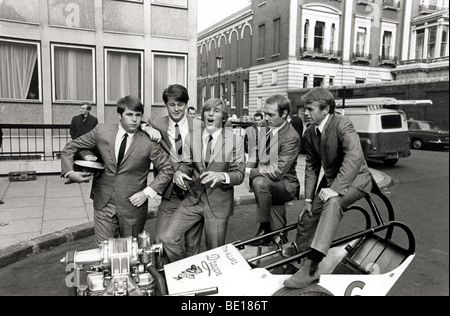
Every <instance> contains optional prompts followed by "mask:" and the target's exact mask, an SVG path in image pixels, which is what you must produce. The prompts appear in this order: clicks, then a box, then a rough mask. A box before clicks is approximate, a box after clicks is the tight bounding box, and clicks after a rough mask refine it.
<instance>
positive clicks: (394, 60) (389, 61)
mask: <svg viewBox="0 0 450 316" xmlns="http://www.w3.org/2000/svg"><path fill="white" fill-rule="evenodd" d="M397 64H398V57H397V56H380V57H379V63H378V65H380V66H391V67H397Z"/></svg>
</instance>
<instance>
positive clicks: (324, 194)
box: [319, 188, 339, 203]
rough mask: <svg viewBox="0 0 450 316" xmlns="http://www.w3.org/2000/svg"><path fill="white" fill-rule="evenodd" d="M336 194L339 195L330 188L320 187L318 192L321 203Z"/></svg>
mask: <svg viewBox="0 0 450 316" xmlns="http://www.w3.org/2000/svg"><path fill="white" fill-rule="evenodd" d="M337 196H339V193H337V192H335V191H333V190H332V189H330V188H326V189H322V190H320V192H319V198H320V199H321V200H322V201H323V203H326V202H328V200H329V199H331V198H334V197H337Z"/></svg>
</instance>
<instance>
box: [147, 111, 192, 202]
mask: <svg viewBox="0 0 450 316" xmlns="http://www.w3.org/2000/svg"><path fill="white" fill-rule="evenodd" d="M187 120H188V124H189V131H192V129H193V120H192V118H190V117H188V118H187ZM198 122H200V121H198ZM148 123H149V124H150V125H151V126H152V127H153V128H154V129H156V130H157V131H159V132H160V133H161V136H162V139H161V142H160V144H161V147H162V148H163V149H164V151H165V152H166V153H167V154H168V155H170V153H171V149H172V142H171V141H170V137H169V134H168V129H169V116H164V117H151V118H150V120H149V121H148ZM171 161H172V165H173V168H174V169H175V170H177V169H178V166H179V164H180V161H177V159H175V157H171ZM156 174H157V170H155V175H156ZM174 187H175V184H174V182H173V181H171V182H170V183H169V185H168V186H167V188H166V190H165V191H164V193H163V198H165V199H166V200H170V198H171V197H172V194H173V190H174ZM180 190H181V189H180Z"/></svg>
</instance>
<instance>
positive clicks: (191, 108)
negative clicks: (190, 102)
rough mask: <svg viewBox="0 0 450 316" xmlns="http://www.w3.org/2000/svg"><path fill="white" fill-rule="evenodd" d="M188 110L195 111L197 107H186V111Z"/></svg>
mask: <svg viewBox="0 0 450 316" xmlns="http://www.w3.org/2000/svg"><path fill="white" fill-rule="evenodd" d="M189 110H194V111H195V112H197V109H196V108H194V107H193V106H190V107H188V111H189Z"/></svg>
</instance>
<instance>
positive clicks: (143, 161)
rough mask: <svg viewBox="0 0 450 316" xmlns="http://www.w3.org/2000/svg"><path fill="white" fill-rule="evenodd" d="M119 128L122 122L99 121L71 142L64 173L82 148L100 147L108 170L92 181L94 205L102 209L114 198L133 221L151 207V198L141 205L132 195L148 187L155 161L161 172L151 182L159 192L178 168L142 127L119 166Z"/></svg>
mask: <svg viewBox="0 0 450 316" xmlns="http://www.w3.org/2000/svg"><path fill="white" fill-rule="evenodd" d="M118 130H119V127H118V125H105V124H99V125H97V126H96V127H95V128H94V129H93V130H92V131H91V132H89V133H87V134H85V135H83V136H80V137H78V138H76V139H75V140H72V141H71V142H69V143H68V144H67V145H66V146H65V148H64V150H63V152H62V155H61V174H62V176H64V175H65V174H66V173H67V172H69V171H73V168H74V166H73V157H74V155H75V154H76V152H77V151H78V150H79V149H81V148H88V149H93V148H97V150H98V153H99V154H100V156H101V158H102V160H103V164H104V166H105V170H104V171H103V172H102V173H101V174H100V175H99V176H98V177H95V178H94V180H93V183H92V190H91V198H92V199H93V201H94V208H95V209H101V208H103V207H104V206H105V205H106V204H107V203H108V202H109V201H110V199H111V198H114V199H115V202H116V206H117V212H118V213H119V214H120V215H122V216H123V217H124V218H125V220H127V221H129V222H133V218H134V216H135V214H136V213H137V212H147V211H148V201H147V202H146V203H144V205H142V206H141V207H139V208H137V207H135V206H133V205H132V204H131V203H130V201H129V198H130V197H131V196H132V195H134V194H135V193H137V192H140V191H142V190H144V189H145V188H146V187H147V179H148V173H149V171H150V165H151V163H153V165H154V168H156V169H157V170H158V175H157V177H155V179H154V180H153V181H152V183H150V185H149V186H150V187H151V188H152V189H153V190H155V191H156V192H157V193H158V194H162V193H163V191H164V190H165V189H166V187H167V185H168V183H169V182H170V181H171V180H172V177H173V173H174V169H173V167H172V164H171V161H170V157H169V156H168V155H167V154H166V153H165V152H164V150H162V148H161V146H160V145H159V144H157V143H156V142H154V141H152V140H150V138H149V137H148V136H147V134H145V133H144V132H142V131H141V130H138V131H137V132H136V134H135V135H134V137H133V140H132V143H131V144H130V147H129V149H128V150H127V152H126V153H125V156H124V158H123V160H122V162H121V164H120V166H117V162H116V155H115V141H116V135H117V132H118Z"/></svg>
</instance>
